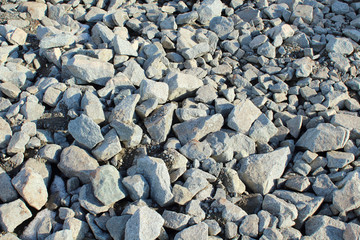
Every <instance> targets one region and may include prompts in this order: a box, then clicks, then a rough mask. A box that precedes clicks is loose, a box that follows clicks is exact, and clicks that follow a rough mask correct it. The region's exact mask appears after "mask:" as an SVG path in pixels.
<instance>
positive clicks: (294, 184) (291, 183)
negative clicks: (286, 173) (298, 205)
mask: <svg viewBox="0 0 360 240" xmlns="http://www.w3.org/2000/svg"><path fill="white" fill-rule="evenodd" d="M285 186H286V187H287V188H290V189H292V190H295V191H298V192H303V191H304V190H306V189H307V188H308V187H309V186H310V181H309V178H307V177H305V176H296V177H292V178H289V179H288V180H286V182H285Z"/></svg>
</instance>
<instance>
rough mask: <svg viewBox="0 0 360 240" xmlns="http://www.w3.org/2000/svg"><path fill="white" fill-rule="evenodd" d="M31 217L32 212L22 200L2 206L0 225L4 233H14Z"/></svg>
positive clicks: (0, 206) (0, 207)
mask: <svg viewBox="0 0 360 240" xmlns="http://www.w3.org/2000/svg"><path fill="white" fill-rule="evenodd" d="M31 216H32V214H31V211H30V210H29V209H28V208H27V206H26V204H25V203H24V202H23V200H21V199H17V200H15V201H13V202H9V203H5V204H2V205H0V225H1V228H2V229H3V230H4V231H7V232H13V231H14V230H15V228H16V227H17V226H19V225H20V224H21V223H23V222H24V221H26V220H27V219H29V218H31Z"/></svg>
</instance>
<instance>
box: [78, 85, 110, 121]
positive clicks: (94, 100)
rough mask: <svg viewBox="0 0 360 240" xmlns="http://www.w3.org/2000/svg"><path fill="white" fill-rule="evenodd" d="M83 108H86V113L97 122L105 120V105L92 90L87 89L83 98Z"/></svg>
mask: <svg viewBox="0 0 360 240" xmlns="http://www.w3.org/2000/svg"><path fill="white" fill-rule="evenodd" d="M81 108H82V109H83V110H84V114H85V115H87V116H88V117H89V118H91V119H92V120H93V121H94V122H95V123H96V124H100V123H102V122H104V121H105V115H104V111H103V105H102V104H101V102H100V100H99V98H98V97H97V96H96V95H95V94H93V93H91V92H90V91H86V92H85V94H84V96H83V98H82V99H81Z"/></svg>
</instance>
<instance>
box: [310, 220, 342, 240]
mask: <svg viewBox="0 0 360 240" xmlns="http://www.w3.org/2000/svg"><path fill="white" fill-rule="evenodd" d="M345 229H346V225H345V223H344V222H341V221H339V220H335V219H333V218H331V217H328V216H314V217H312V218H310V219H309V220H308V221H307V222H306V224H305V232H306V235H308V236H310V237H312V238H313V239H326V240H330V239H339V240H340V239H343V238H342V237H343V234H344V231H345Z"/></svg>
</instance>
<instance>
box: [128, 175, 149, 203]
mask: <svg viewBox="0 0 360 240" xmlns="http://www.w3.org/2000/svg"><path fill="white" fill-rule="evenodd" d="M122 183H123V185H124V187H125V188H126V189H127V190H128V192H129V195H130V197H131V199H132V200H134V201H137V200H139V199H147V198H148V197H149V192H150V187H149V184H148V182H147V181H146V179H145V178H144V177H143V176H142V175H140V174H135V175H133V176H127V177H124V179H123V180H122Z"/></svg>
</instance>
